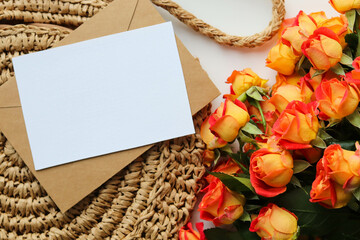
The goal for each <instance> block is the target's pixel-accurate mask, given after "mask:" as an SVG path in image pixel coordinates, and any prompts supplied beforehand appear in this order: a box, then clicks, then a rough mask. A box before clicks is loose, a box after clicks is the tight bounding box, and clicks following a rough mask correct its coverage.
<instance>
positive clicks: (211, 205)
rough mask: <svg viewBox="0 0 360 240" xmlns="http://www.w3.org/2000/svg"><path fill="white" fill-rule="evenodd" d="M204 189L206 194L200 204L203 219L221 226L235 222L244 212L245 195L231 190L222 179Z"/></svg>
mask: <svg viewBox="0 0 360 240" xmlns="http://www.w3.org/2000/svg"><path fill="white" fill-rule="evenodd" d="M202 191H203V192H205V193H206V194H205V195H204V197H203V198H202V200H201V202H200V204H199V209H198V211H200V218H201V219H204V220H206V221H212V222H213V223H214V224H215V226H220V225H222V224H231V223H233V222H234V221H235V220H237V219H238V218H239V217H241V215H242V214H243V212H244V208H243V206H244V204H245V197H244V195H242V194H239V193H236V192H233V191H231V190H229V189H228V188H227V187H225V185H224V184H223V183H222V182H221V181H220V180H217V181H212V182H211V183H210V184H209V186H207V187H206V188H204V189H203V190H202Z"/></svg>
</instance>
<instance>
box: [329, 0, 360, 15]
mask: <svg viewBox="0 0 360 240" xmlns="http://www.w3.org/2000/svg"><path fill="white" fill-rule="evenodd" d="M330 4H331V5H332V6H333V8H334V9H335V10H336V11H338V12H339V13H345V12H347V11H349V10H351V9H358V8H360V0H330Z"/></svg>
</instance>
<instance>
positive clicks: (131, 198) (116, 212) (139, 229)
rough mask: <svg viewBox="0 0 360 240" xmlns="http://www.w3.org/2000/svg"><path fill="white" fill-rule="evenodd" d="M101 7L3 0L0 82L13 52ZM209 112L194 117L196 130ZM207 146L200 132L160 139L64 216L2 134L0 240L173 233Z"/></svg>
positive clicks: (188, 205)
mask: <svg viewBox="0 0 360 240" xmlns="http://www.w3.org/2000/svg"><path fill="white" fill-rule="evenodd" d="M106 5H107V2H106V1H38V2H34V3H33V2H31V1H27V0H26V1H6V2H5V1H3V2H1V3H0V9H1V14H0V19H1V20H0V22H1V23H2V25H0V60H1V63H0V64H1V65H0V84H3V83H4V82H6V81H7V80H8V79H9V77H10V76H13V75H14V73H13V68H12V63H11V58H12V57H14V56H18V55H21V54H26V53H29V52H34V51H40V50H44V49H47V48H50V47H52V46H53V44H55V43H56V42H58V41H60V40H61V39H63V38H64V37H65V36H66V35H68V34H69V33H70V32H71V31H72V30H71V29H72V28H75V27H77V26H78V25H80V24H81V23H82V22H84V21H86V20H87V19H88V18H89V17H91V16H92V15H94V14H95V13H96V12H97V11H98V10H99V9H100V8H102V7H105V6H106ZM30 22H37V23H36V24H29V23H30ZM16 23H26V24H16ZM43 23H46V24H43ZM54 24H59V25H62V26H66V27H67V28H65V27H62V26H57V25H54ZM208 114H209V107H207V108H206V109H203V110H202V111H200V112H199V113H198V114H197V115H196V116H194V124H195V126H196V131H197V132H199V127H200V124H201V122H202V121H203V119H204V118H205V117H206V116H207V115H208ZM0 131H1V129H0ZM204 147H205V146H204V144H203V143H202V141H201V139H200V137H199V135H198V134H195V135H192V136H188V137H183V138H179V139H175V140H172V141H166V142H162V143H159V144H157V145H155V146H154V147H153V148H151V149H150V150H149V151H147V152H146V153H145V154H143V155H142V156H141V157H140V158H138V159H136V160H135V161H134V162H133V163H131V164H130V165H129V166H128V167H127V168H125V169H124V170H122V171H121V172H120V173H118V174H117V175H115V176H114V177H113V178H111V179H110V180H109V181H107V182H106V183H105V184H103V185H102V186H101V187H100V188H99V189H97V190H96V191H95V192H93V193H92V194H91V195H90V196H88V197H87V198H85V199H84V200H82V201H81V202H80V203H79V204H77V205H76V206H75V207H73V208H72V209H70V210H69V211H67V212H66V213H65V214H62V213H61V212H60V211H59V210H58V208H57V207H56V206H55V204H54V203H53V201H52V200H51V199H50V197H49V196H48V195H47V194H46V192H45V191H44V189H43V188H42V187H41V185H40V184H39V182H38V181H37V180H36V179H35V178H34V176H33V175H32V174H31V172H30V171H29V169H28V168H27V167H26V165H25V164H24V163H23V161H22V160H21V158H20V157H19V155H18V154H17V152H16V149H14V148H13V147H12V146H11V143H10V142H8V141H7V139H6V136H4V135H3V134H2V133H1V132H0V193H1V195H0V211H1V213H0V239H110V238H111V239H176V238H177V232H178V230H179V228H180V227H181V226H182V225H183V224H184V223H185V222H186V221H187V220H188V219H189V215H190V211H191V210H192V208H193V207H194V204H195V202H196V197H195V195H196V193H197V192H198V191H199V188H200V186H199V185H198V184H197V181H198V179H200V178H201V176H202V175H203V173H204V168H203V166H202V164H201V155H202V150H203V149H204Z"/></svg>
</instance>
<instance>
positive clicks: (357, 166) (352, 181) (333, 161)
mask: <svg viewBox="0 0 360 240" xmlns="http://www.w3.org/2000/svg"><path fill="white" fill-rule="evenodd" d="M356 147H357V150H356V152H353V151H348V150H345V149H342V148H341V147H340V145H338V144H333V145H330V146H329V147H327V148H326V149H325V152H324V157H323V164H324V166H326V167H327V168H328V169H329V171H328V172H329V175H330V178H331V179H332V180H333V181H334V182H336V183H338V184H340V185H341V186H343V188H344V189H346V190H349V191H350V190H354V189H356V188H358V187H360V148H359V144H358V143H357V144H356Z"/></svg>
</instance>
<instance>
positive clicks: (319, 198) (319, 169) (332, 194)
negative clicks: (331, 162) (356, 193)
mask: <svg viewBox="0 0 360 240" xmlns="http://www.w3.org/2000/svg"><path fill="white" fill-rule="evenodd" d="M310 197H311V199H310V202H318V203H319V204H320V205H322V206H324V207H326V208H341V207H344V206H346V204H347V203H348V202H349V201H350V199H351V197H352V194H351V192H350V191H345V190H344V189H343V188H342V187H341V185H339V184H337V183H336V182H333V181H332V180H331V178H330V175H329V174H328V168H327V167H326V166H325V164H324V158H322V159H321V160H320V161H319V162H318V163H317V165H316V178H315V181H314V182H313V184H312V189H311V191H310Z"/></svg>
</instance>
